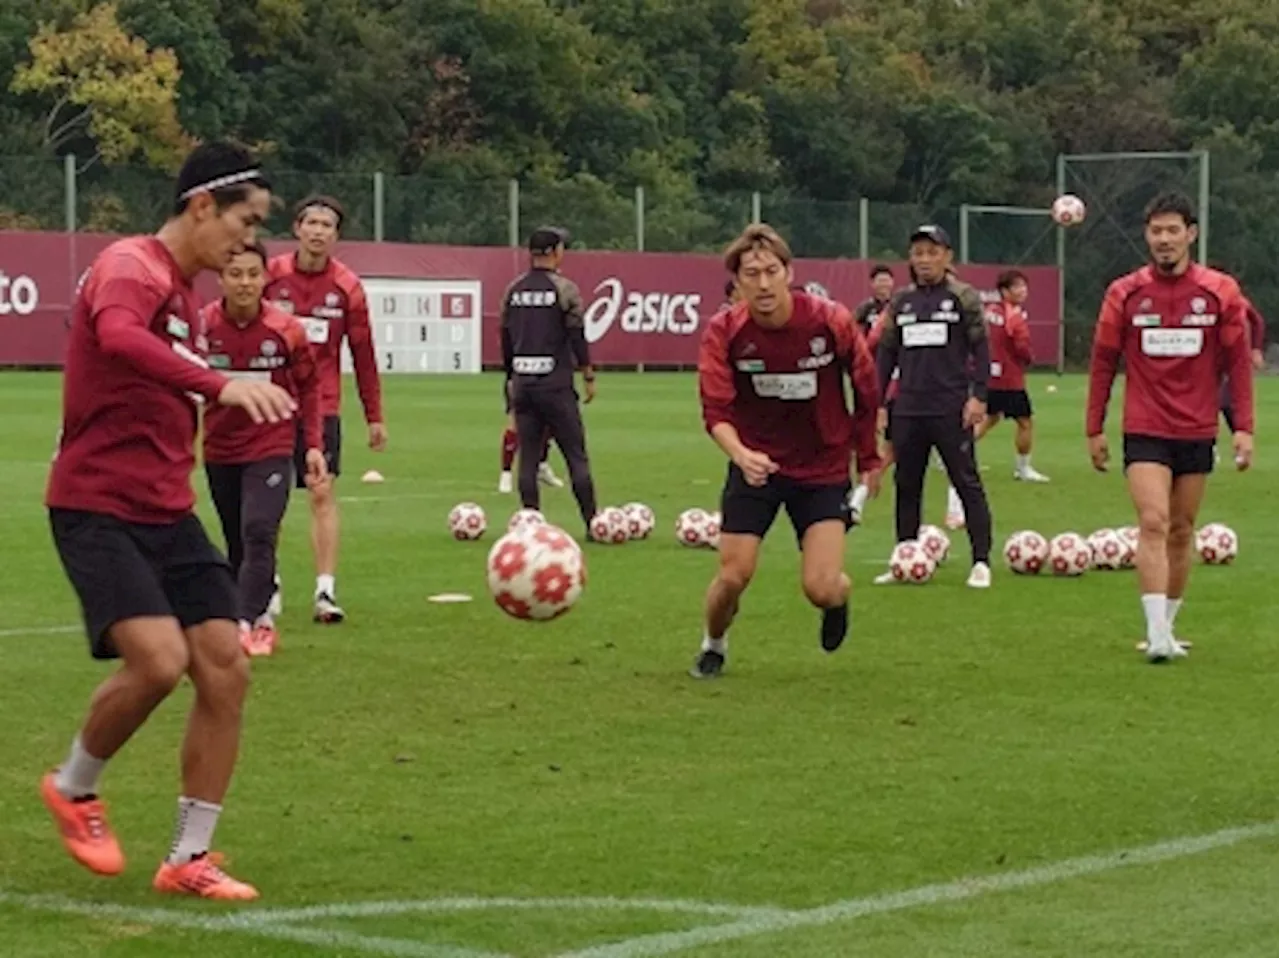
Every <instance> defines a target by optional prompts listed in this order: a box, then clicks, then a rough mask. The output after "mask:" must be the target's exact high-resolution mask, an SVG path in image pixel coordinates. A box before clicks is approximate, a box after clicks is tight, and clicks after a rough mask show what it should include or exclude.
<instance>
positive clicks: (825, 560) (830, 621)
mask: <svg viewBox="0 0 1280 958" xmlns="http://www.w3.org/2000/svg"><path fill="white" fill-rule="evenodd" d="M725 265H726V266H727V267H728V269H729V272H730V273H732V274H733V275H734V276H735V277H736V279H737V284H738V289H739V290H740V291H741V294H742V301H741V302H739V303H737V304H735V305H734V306H732V307H730V308H728V309H724V310H721V311H720V312H719V313H717V314H716V315H715V316H714V317H713V318H712V319H711V321H710V323H709V324H708V325H707V328H706V331H705V332H704V333H703V337H702V345H701V348H700V350H699V355H698V387H699V391H700V394H701V399H702V417H703V421H704V422H705V424H706V427H707V431H708V432H709V433H710V434H711V438H712V439H714V440H715V442H716V445H718V446H719V447H720V448H721V449H722V450H723V451H724V454H725V455H726V456H727V457H728V459H729V466H728V474H727V476H726V478H725V484H724V491H723V493H722V494H721V506H720V508H721V512H722V515H723V521H722V523H721V533H720V568H719V571H718V572H717V573H716V577H715V578H714V579H713V580H712V582H711V586H710V588H708V590H707V599H706V624H705V631H704V632H703V639H702V648H701V650H700V652H699V654H698V657H697V659H696V660H695V662H694V665H693V668H692V669H691V670H690V674H691V675H692V676H693V677H694V678H714V677H716V676H718V675H719V674H720V673H721V672H722V671H723V669H724V666H725V662H726V657H727V655H728V651H729V646H728V642H729V639H728V632H729V627H730V625H732V623H733V620H734V618H735V617H736V616H737V614H738V604H739V601H740V599H741V597H742V593H743V592H744V591H745V590H746V588H747V585H748V583H750V581H751V577H752V576H753V575H754V574H755V570H756V563H757V560H758V559H759V556H760V543H761V542H762V540H763V539H764V537H765V535H766V533H768V531H769V528H770V526H772V525H773V520H774V519H775V518H776V517H777V514H778V509H779V508H785V509H786V511H787V516H788V518H789V519H790V520H791V525H792V528H793V529H794V530H795V535H796V541H797V543H798V545H799V546H800V552H801V582H802V584H803V588H804V593H805V597H806V598H808V600H809V601H810V602H811V603H812V604H813V605H815V606H816V607H817V608H819V609H821V610H822V625H821V629H820V640H821V643H822V648H823V649H824V650H826V651H827V652H834V651H835V650H836V649H838V648H839V647H840V645H841V643H843V642H844V638H845V635H846V633H847V632H848V628H849V577H848V576H847V575H845V573H844V535H845V531H846V530H847V528H848V525H849V519H848V515H847V511H846V501H847V498H848V496H849V489H850V471H851V467H852V466H853V465H854V462H853V460H854V458H855V454H856V468H857V470H858V472H859V473H861V476H862V481H863V482H864V483H866V485H867V487H868V488H869V489H870V490H871V494H872V495H874V494H875V493H876V492H877V491H878V489H879V484H880V462H879V459H878V458H877V456H876V448H875V422H876V409H877V408H878V406H879V404H880V401H879V393H878V391H877V388H876V379H875V366H874V364H873V363H872V360H871V353H870V352H869V351H868V350H867V346H866V343H865V342H864V340H863V338H862V333H861V331H860V330H859V329H858V327H857V325H856V324H855V323H854V321H853V317H852V316H851V315H850V314H849V310H848V309H846V308H845V307H844V306H842V305H840V304H839V303H836V302H833V301H831V300H829V299H825V298H823V297H818V296H814V295H812V294H810V293H806V292H804V291H802V290H795V289H792V288H791V284H792V280H793V270H792V266H791V249H790V247H788V246H787V243H786V241H785V240H784V239H783V238H782V237H781V236H779V235H778V234H777V233H776V232H775V231H774V230H773V229H772V228H771V227H769V226H767V225H765V224H763V223H755V224H753V225H751V226H749V227H747V229H746V230H745V231H744V232H743V233H742V235H741V236H739V237H738V238H737V239H736V240H734V242H733V244H732V245H730V246H729V248H728V250H726V252H725ZM846 376H848V378H849V379H850V381H851V382H852V386H853V409H852V411H850V409H849V407H848V406H847V404H846V400H845V391H844V390H845V387H844V380H845V377H846Z"/></svg>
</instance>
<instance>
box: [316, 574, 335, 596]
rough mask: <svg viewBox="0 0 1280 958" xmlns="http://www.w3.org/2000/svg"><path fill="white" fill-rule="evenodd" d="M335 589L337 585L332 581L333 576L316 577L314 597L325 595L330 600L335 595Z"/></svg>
mask: <svg viewBox="0 0 1280 958" xmlns="http://www.w3.org/2000/svg"><path fill="white" fill-rule="evenodd" d="M337 588H338V586H337V583H335V582H334V581H333V576H331V575H318V576H316V595H317V596H321V595H327V596H328V597H329V598H331V599H332V598H334V597H335V596H336V595H337Z"/></svg>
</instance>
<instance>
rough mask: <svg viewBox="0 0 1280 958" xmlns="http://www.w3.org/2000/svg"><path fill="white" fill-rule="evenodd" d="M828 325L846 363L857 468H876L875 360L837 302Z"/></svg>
mask: <svg viewBox="0 0 1280 958" xmlns="http://www.w3.org/2000/svg"><path fill="white" fill-rule="evenodd" d="M830 325H831V331H832V333H833V334H834V336H835V341H836V355H837V356H840V357H841V358H842V359H843V360H844V362H845V363H846V364H847V365H846V367H845V368H846V370H847V371H848V373H849V382H850V383H851V384H852V386H853V451H854V455H855V456H857V460H858V471H859V472H867V471H869V470H872V469H879V468H880V465H881V463H880V455H879V452H878V449H877V445H878V444H877V442H876V413H877V411H878V410H879V408H880V382H879V377H878V376H877V374H876V362H875V360H874V359H872V357H871V350H870V348H869V347H868V346H867V340H866V337H864V336H863V335H862V330H861V329H859V328H858V324H857V323H855V322H854V321H853V316H852V315H850V313H849V311H848V310H847V309H845V308H844V307H843V306H841V305H840V304H838V303H837V304H836V305H835V308H834V309H833V310H832V316H831V321H830Z"/></svg>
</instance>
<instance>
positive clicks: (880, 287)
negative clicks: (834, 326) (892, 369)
mask: <svg viewBox="0 0 1280 958" xmlns="http://www.w3.org/2000/svg"><path fill="white" fill-rule="evenodd" d="M891 296H893V270H892V269H890V268H889V267H888V266H885V265H884V264H883V263H877V264H876V265H875V266H872V267H871V296H870V298H869V299H865V300H863V301H862V302H861V303H859V304H858V308H857V309H855V310H854V311H853V318H854V320H855V321H856V322H857V324H858V326H859V327H861V329H862V333H863V335H864V336H869V335H871V330H872V329H873V328H874V327H875V322H876V319H877V317H879V315H880V314H881V313H883V312H884V310H885V307H886V306H888V305H889V298H890V297H891Z"/></svg>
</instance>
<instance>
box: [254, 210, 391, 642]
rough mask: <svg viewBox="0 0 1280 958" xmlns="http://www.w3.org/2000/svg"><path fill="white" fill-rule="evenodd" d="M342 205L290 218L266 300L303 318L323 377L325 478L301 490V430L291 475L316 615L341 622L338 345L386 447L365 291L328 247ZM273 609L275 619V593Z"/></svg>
mask: <svg viewBox="0 0 1280 958" xmlns="http://www.w3.org/2000/svg"><path fill="white" fill-rule="evenodd" d="M343 217H344V214H343V210H342V205H341V204H340V203H339V202H338V201H337V200H335V199H334V198H333V197H331V196H319V195H316V196H309V197H307V198H306V199H305V200H303V201H302V202H301V203H299V204H298V206H297V209H296V210H295V213H294V219H293V233H294V235H295V236H296V237H297V238H298V249H297V252H295V253H286V254H284V255H282V256H276V257H274V258H273V259H272V260H271V262H269V263H268V264H267V289H266V292H265V293H264V296H265V298H266V299H267V301H268V302H270V303H272V305H274V306H276V307H277V308H279V309H282V310H284V311H285V312H286V313H292V314H293V315H295V316H297V317H298V318H299V319H301V320H302V324H303V326H305V327H306V330H307V339H308V340H309V341H310V343H311V347H312V350H313V351H314V353H315V357H316V369H317V373H318V375H319V378H320V413H321V415H322V416H323V417H324V457H325V464H326V467H327V469H328V472H329V477H330V481H328V482H321V483H316V484H315V485H314V486H311V487H307V486H306V475H307V464H306V452H307V446H306V442H305V439H304V437H303V436H302V434H301V429H302V427H301V425H299V427H298V429H299V433H298V436H297V440H296V445H295V447H294V456H293V464H294V474H295V476H296V481H297V485H298V488H300V489H301V488H307V489H308V491H309V493H310V499H311V549H312V552H313V553H314V555H315V563H316V588H315V595H314V601H315V606H314V614H313V618H314V619H315V621H317V622H328V623H338V622H341V621H342V620H343V619H344V618H345V617H346V613H344V612H343V611H342V608H341V607H340V606H339V605H338V603H337V595H338V591H337V581H336V579H335V574H336V572H337V568H338V499H337V496H336V495H335V494H334V482H333V480H336V479H337V477H338V475H339V474H340V473H341V471H342V419H341V417H340V416H339V410H340V408H341V402H342V341H343V339H344V338H345V339H346V341H347V345H348V346H349V347H350V348H351V360H352V363H353V364H354V366H355V373H356V389H357V390H358V391H359V393H360V403H361V405H362V406H363V407H364V418H365V421H366V422H367V423H368V424H369V448H370V449H372V450H373V451H374V452H382V451H383V450H384V449H386V447H387V427H386V425H385V424H384V423H383V421H382V384H381V383H380V381H379V379H378V361H377V358H376V357H375V355H374V349H373V345H374V344H373V330H372V328H371V327H370V325H369V304H368V301H367V300H366V298H365V293H364V286H363V285H362V284H361V282H360V277H358V276H357V275H356V274H355V273H354V272H352V271H351V270H350V269H348V268H347V267H346V266H345V265H344V264H343V263H342V262H340V261H339V260H337V259H336V258H334V256H333V248H334V246H335V245H336V244H337V242H338V236H339V234H340V233H341V231H342V221H343ZM272 608H273V611H274V612H275V613H276V614H279V608H280V602H279V596H278V595H277V596H276V597H274V598H273V600H272Z"/></svg>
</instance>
